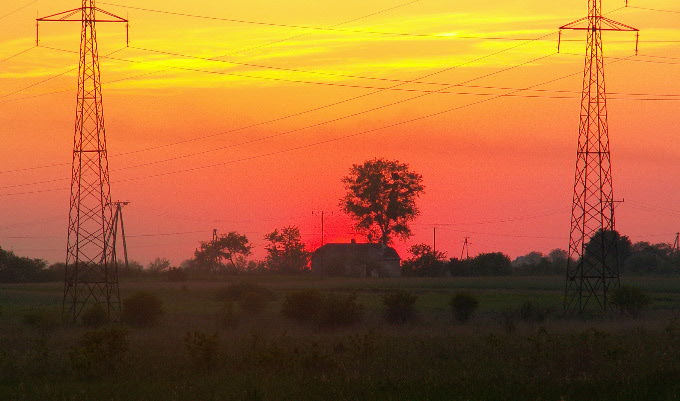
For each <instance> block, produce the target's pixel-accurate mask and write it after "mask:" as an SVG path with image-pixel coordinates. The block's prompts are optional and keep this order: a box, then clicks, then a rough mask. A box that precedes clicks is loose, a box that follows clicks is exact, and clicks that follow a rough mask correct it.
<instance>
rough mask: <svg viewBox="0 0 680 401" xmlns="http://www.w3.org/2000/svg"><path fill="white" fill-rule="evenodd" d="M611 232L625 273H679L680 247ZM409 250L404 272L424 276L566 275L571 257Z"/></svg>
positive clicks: (424, 248) (560, 253) (562, 253)
mask: <svg viewBox="0 0 680 401" xmlns="http://www.w3.org/2000/svg"><path fill="white" fill-rule="evenodd" d="M606 235H607V234H606ZM608 236H609V237H610V240H613V241H616V248H617V252H618V254H617V257H618V262H619V273H620V274H621V275H622V276H635V275H672V274H680V251H678V250H674V249H672V247H671V246H670V245H669V244H666V243H657V244H652V243H649V242H645V241H640V242H636V243H632V242H631V241H630V239H629V238H628V237H627V236H625V235H619V233H616V232H614V233H611V234H608ZM587 246H589V244H587V245H586V247H587ZM408 252H409V254H410V257H409V258H406V259H404V260H403V262H402V273H403V275H405V276H421V277H422V276H429V277H437V276H453V277H460V276H510V275H513V276H550V275H565V274H566V272H567V262H568V260H569V257H568V253H567V251H565V250H563V249H553V250H552V251H550V252H549V253H548V254H543V253H541V252H537V251H533V252H529V253H527V254H526V255H523V256H519V257H517V258H515V259H514V260H512V259H510V257H508V256H507V255H505V254H503V253H501V252H490V253H480V254H479V255H477V256H475V257H471V258H468V259H457V258H450V259H447V258H446V255H445V253H443V252H439V251H434V250H433V249H432V248H431V247H430V246H429V245H426V244H418V245H414V246H412V247H411V248H409V250H408ZM571 263H576V261H574V260H572V261H571Z"/></svg>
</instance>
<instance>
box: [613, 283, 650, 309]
mask: <svg viewBox="0 0 680 401" xmlns="http://www.w3.org/2000/svg"><path fill="white" fill-rule="evenodd" d="M609 294H610V295H609V296H610V298H609V303H610V304H611V305H612V306H613V307H614V308H615V309H616V310H617V311H618V312H619V313H620V314H622V315H624V316H638V315H640V313H641V312H642V310H643V309H644V308H646V307H647V306H648V305H649V304H650V303H651V302H652V299H651V297H650V296H649V294H647V293H646V292H645V291H644V290H643V289H642V288H639V287H633V286H628V285H622V286H621V287H619V288H614V289H612V290H611V291H610V292H609Z"/></svg>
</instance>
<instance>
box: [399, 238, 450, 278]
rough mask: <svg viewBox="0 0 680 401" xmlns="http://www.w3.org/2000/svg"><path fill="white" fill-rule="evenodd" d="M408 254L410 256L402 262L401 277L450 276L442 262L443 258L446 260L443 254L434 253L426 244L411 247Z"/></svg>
mask: <svg viewBox="0 0 680 401" xmlns="http://www.w3.org/2000/svg"><path fill="white" fill-rule="evenodd" d="M408 252H409V253H410V254H411V255H412V256H411V257H410V258H408V259H406V260H404V261H402V264H401V273H402V275H404V276H418V277H423V276H427V277H438V276H448V275H450V273H449V271H448V269H447V268H446V264H445V262H444V258H446V253H445V252H439V251H435V250H434V249H432V247H431V246H429V245H427V244H416V245H413V246H411V247H410V248H409V249H408Z"/></svg>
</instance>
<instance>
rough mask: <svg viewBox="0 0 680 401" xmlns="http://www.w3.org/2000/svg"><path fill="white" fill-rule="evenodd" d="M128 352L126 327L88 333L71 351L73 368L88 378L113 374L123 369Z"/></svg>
mask: <svg viewBox="0 0 680 401" xmlns="http://www.w3.org/2000/svg"><path fill="white" fill-rule="evenodd" d="M128 350H129V341H128V331H127V329H126V328H124V327H111V328H109V329H102V330H93V331H88V332H86V333H85V334H83V335H82V337H80V340H79V341H78V345H75V346H73V347H71V349H70V350H69V359H70V361H71V368H72V369H73V370H74V371H75V372H76V373H78V374H80V375H81V376H84V377H88V378H91V377H101V376H104V375H106V374H111V373H113V372H115V371H116V370H117V369H118V368H120V367H121V365H122V364H123V361H124V358H125V355H126V353H127V352H128Z"/></svg>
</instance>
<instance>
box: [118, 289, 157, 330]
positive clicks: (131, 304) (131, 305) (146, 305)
mask: <svg viewBox="0 0 680 401" xmlns="http://www.w3.org/2000/svg"><path fill="white" fill-rule="evenodd" d="M161 315H163V301H161V299H160V298H159V297H157V296H156V295H154V294H151V293H149V292H146V291H139V292H137V293H135V294H134V295H132V296H131V297H129V298H126V299H124V300H123V311H122V314H121V320H122V321H123V323H126V324H129V325H131V326H137V327H149V326H153V325H155V324H156V323H158V320H159V319H160V318H161Z"/></svg>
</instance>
